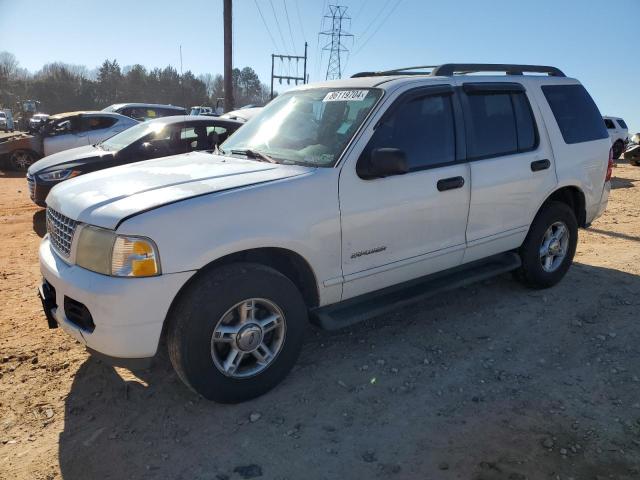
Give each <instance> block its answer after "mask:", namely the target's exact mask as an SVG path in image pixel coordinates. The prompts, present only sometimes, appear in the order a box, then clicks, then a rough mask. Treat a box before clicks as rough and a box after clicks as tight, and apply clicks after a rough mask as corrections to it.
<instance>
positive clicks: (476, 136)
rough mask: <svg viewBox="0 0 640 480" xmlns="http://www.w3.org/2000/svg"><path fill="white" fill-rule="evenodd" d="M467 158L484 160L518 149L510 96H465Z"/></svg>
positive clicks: (504, 94)
mask: <svg viewBox="0 0 640 480" xmlns="http://www.w3.org/2000/svg"><path fill="white" fill-rule="evenodd" d="M467 98H468V102H469V103H468V104H469V115H468V116H469V125H468V127H469V128H468V129H467V148H468V156H469V157H471V158H477V157H487V156H493V155H502V154H506V153H513V152H516V151H517V150H518V136H517V133H516V119H515V114H514V111H513V105H512V104H511V94H509V93H499V94H473V95H469V96H468V97H467Z"/></svg>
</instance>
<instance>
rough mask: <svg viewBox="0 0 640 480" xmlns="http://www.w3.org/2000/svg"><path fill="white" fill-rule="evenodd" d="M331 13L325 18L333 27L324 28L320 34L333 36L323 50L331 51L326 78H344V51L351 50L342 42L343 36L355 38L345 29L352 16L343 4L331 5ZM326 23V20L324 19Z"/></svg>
mask: <svg viewBox="0 0 640 480" xmlns="http://www.w3.org/2000/svg"><path fill="white" fill-rule="evenodd" d="M329 12H330V15H325V16H324V19H326V20H331V28H330V29H327V30H323V31H322V32H320V35H324V36H326V37H331V39H330V40H329V41H328V42H327V43H326V44H325V45H324V47H322V50H323V51H325V50H328V51H329V63H328V64H327V75H326V77H325V79H326V80H335V79H337V78H342V58H341V56H342V53H346V52H348V51H349V49H348V48H347V47H345V45H344V44H343V43H342V39H343V38H345V37H346V38H353V35H352V34H351V33H349V32H346V31H344V30H343V28H344V27H345V26H346V24H347V23H349V24H350V22H351V17H348V16H347V7H344V6H341V5H329ZM323 25H324V21H323Z"/></svg>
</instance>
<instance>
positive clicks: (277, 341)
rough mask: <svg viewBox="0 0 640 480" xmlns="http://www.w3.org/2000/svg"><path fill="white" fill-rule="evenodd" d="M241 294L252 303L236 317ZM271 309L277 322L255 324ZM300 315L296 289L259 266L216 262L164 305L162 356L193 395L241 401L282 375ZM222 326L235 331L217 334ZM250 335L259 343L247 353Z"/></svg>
mask: <svg viewBox="0 0 640 480" xmlns="http://www.w3.org/2000/svg"><path fill="white" fill-rule="evenodd" d="M248 299H252V300H253V301H254V304H253V306H254V308H252V309H249V308H246V309H245V310H244V311H245V314H244V317H245V322H244V323H242V322H241V318H242V313H241V310H242V306H243V305H247V303H246V301H247V300H248ZM239 305H240V306H239ZM269 309H271V310H269ZM251 312H253V313H251ZM274 312H275V313H274ZM278 315H280V316H281V319H282V324H283V325H284V327H283V326H282V325H281V324H279V323H278V324H277V325H276V326H274V327H273V329H272V330H267V328H266V327H265V328H264V330H263V329H261V328H260V327H257V324H256V323H255V322H266V321H267V320H268V319H269V318H276V317H277V316H278ZM254 317H255V318H254ZM307 321H308V319H307V307H306V305H305V303H304V300H303V298H302V295H301V294H300V292H299V291H298V289H297V288H296V286H295V285H294V284H293V282H291V280H289V278H287V277H285V276H284V275H282V274H281V273H279V272H278V271H276V270H274V269H272V268H269V267H266V266H264V265H260V264H253V263H237V264H231V265H225V266H221V267H218V268H215V269H213V270H210V271H208V272H207V271H205V272H203V273H202V275H201V276H200V278H197V279H196V280H195V281H194V282H193V283H192V284H191V285H189V286H188V287H187V289H186V290H185V291H183V292H182V293H181V294H180V297H179V298H178V300H177V301H176V302H175V304H174V305H173V306H172V308H171V313H170V314H169V318H168V322H169V323H168V328H167V346H168V350H169V358H170V359H171V363H172V364H173V367H174V369H175V370H176V373H177V374H178V376H179V377H180V379H181V380H182V381H183V382H184V383H185V384H186V385H187V386H189V387H190V388H191V389H192V390H194V391H195V392H196V393H199V394H200V395H202V396H203V397H205V398H207V399H209V400H214V401H216V402H220V403H239V402H243V401H245V400H249V399H251V398H255V397H258V396H260V395H262V394H264V393H266V392H268V391H269V390H271V389H272V388H273V387H275V386H276V385H277V384H278V383H280V382H281V381H282V380H283V379H284V378H285V377H286V376H287V374H288V373H289V371H290V370H291V368H292V367H293V365H294V364H295V362H296V359H297V358H298V355H299V354H300V349H301V347H302V343H303V340H304V334H305V330H306V327H307ZM227 322H228V323H227ZM274 325H275V322H274ZM225 328H226V329H227V330H232V329H235V331H234V333H224V332H226V331H225V330H224V329H225ZM258 329H259V330H260V331H259V332H258ZM214 332H215V333H216V337H215V338H214ZM221 332H223V333H221ZM264 332H266V333H264ZM254 333H255V335H254ZM254 338H257V340H255V342H258V341H259V342H261V343H260V344H259V345H258V347H257V348H256V349H255V350H253V351H249V349H250V348H252V347H255V345H254V344H255V342H254ZM267 344H269V345H267ZM264 346H267V348H269V349H271V352H272V353H273V352H275V355H272V360H270V362H269V363H267V362H266V361H264V362H262V363H260V362H259V361H258V357H263V359H264V358H266V355H264V356H263V352H265V351H266V352H269V351H270V350H264ZM232 350H235V351H236V352H238V353H237V354H236V357H234V358H237V357H238V356H240V358H242V360H241V363H240V364H239V366H237V367H234V366H230V367H229V370H228V371H227V372H225V371H223V369H224V367H225V366H226V365H227V363H226V362H227V361H228V360H229V359H230V358H231V357H232V355H231V354H232ZM240 353H242V355H240ZM234 363H235V362H233V361H232V362H231V364H234ZM254 363H255V366H254V369H253V370H252V369H251V368H250V367H251V366H252V365H253V364H254ZM260 369H262V370H260ZM252 372H254V373H252Z"/></svg>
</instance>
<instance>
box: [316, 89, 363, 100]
mask: <svg viewBox="0 0 640 480" xmlns="http://www.w3.org/2000/svg"><path fill="white" fill-rule="evenodd" d="M367 93H368V90H338V91H335V92H329V93H327V94H326V95H325V97H324V99H323V100H322V101H323V102H354V101H355V102H360V101H362V100H364V97H366V96H367Z"/></svg>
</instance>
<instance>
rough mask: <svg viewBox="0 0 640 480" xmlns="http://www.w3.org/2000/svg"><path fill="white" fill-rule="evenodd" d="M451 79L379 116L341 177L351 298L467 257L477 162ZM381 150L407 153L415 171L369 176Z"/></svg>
mask: <svg viewBox="0 0 640 480" xmlns="http://www.w3.org/2000/svg"><path fill="white" fill-rule="evenodd" d="M459 112H460V108H459V103H458V101H457V99H456V97H455V94H454V89H453V88H452V86H451V85H450V84H444V85H438V86H432V87H420V88H415V87H413V88H411V89H408V90H407V91H405V92H404V93H402V94H401V95H400V96H399V98H398V99H397V100H396V101H395V102H394V103H393V104H392V105H391V106H390V107H389V108H388V109H387V110H386V111H385V112H384V113H383V116H382V117H381V118H374V119H372V121H371V122H370V123H369V125H368V126H367V127H366V129H365V131H364V132H363V134H362V135H361V137H360V138H359V139H358V143H357V145H356V146H355V147H354V150H352V152H353V153H354V154H355V155H356V156H350V157H349V160H350V161H349V163H345V165H344V166H343V168H342V170H341V174H340V184H339V194H340V213H341V223H342V267H343V275H344V286H343V298H345V299H346V298H349V297H353V296H356V295H359V294H362V293H366V292H369V291H374V290H377V289H380V288H384V287H387V286H390V285H394V284H397V283H401V282H404V281H408V280H411V279H413V278H417V277H421V276H424V275H427V274H429V273H433V272H435V271H439V270H444V269H446V268H450V267H454V266H457V265H459V264H460V262H461V261H462V257H463V253H464V248H465V227H466V224H467V214H468V209H469V195H470V186H471V183H470V176H469V166H468V165H467V163H466V162H465V161H464V160H463V159H464V142H463V141H462V139H463V136H462V135H460V128H461V124H460V121H461V118H460V114H459ZM376 148H397V149H400V150H402V151H404V152H405V154H406V155H407V160H408V163H409V168H410V171H409V172H408V173H406V174H404V175H395V176H390V177H386V178H369V179H367V178H362V177H361V176H360V175H359V174H358V171H357V162H362V161H364V160H365V159H366V158H368V157H367V156H368V155H370V154H371V152H372V150H373V149H376Z"/></svg>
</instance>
